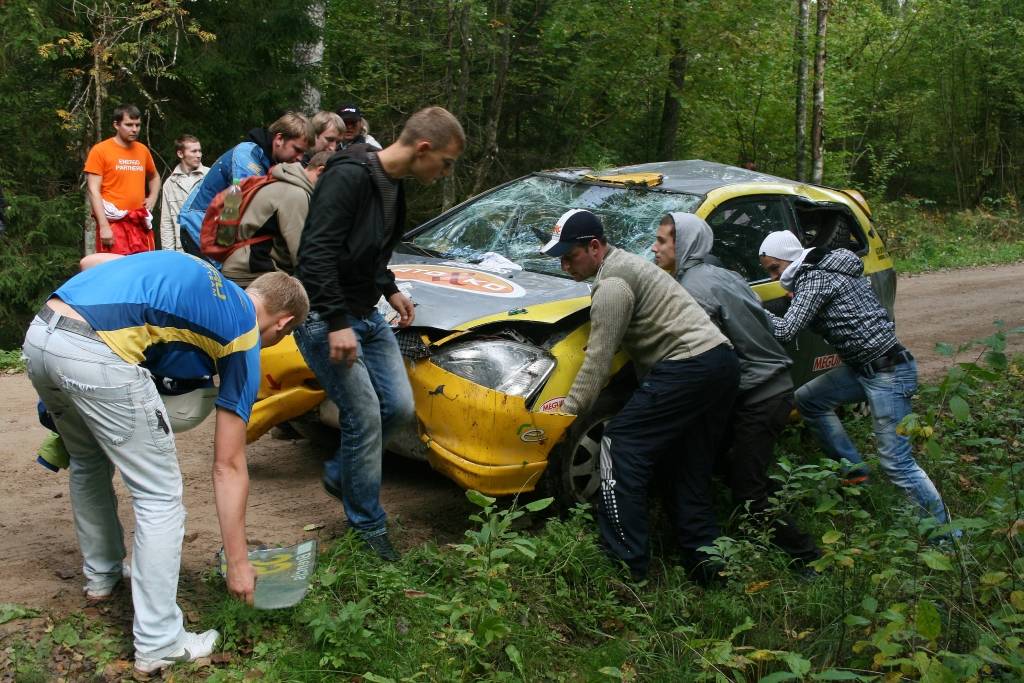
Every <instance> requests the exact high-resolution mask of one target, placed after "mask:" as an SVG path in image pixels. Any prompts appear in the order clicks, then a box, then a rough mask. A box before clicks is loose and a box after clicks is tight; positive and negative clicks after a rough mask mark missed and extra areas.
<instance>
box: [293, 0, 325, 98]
mask: <svg viewBox="0 0 1024 683" xmlns="http://www.w3.org/2000/svg"><path fill="white" fill-rule="evenodd" d="M324 12H325V9H324V3H323V2H322V1H321V2H314V3H311V4H310V5H309V7H308V8H306V13H307V14H308V15H309V20H310V22H311V23H312V24H313V25H314V26H316V41H315V42H313V43H301V44H299V45H296V46H295V63H296V64H298V65H300V66H302V67H305V68H306V69H307V70H308V71H309V72H310V73H307V74H306V77H305V82H304V83H303V84H302V108H303V109H304V110H305V111H306V112H307V113H309V114H315V113H317V112H318V111H320V88H318V87H317V86H316V80H317V79H316V76H317V74H316V71H317V70H318V69H319V68H320V65H321V64H322V63H323V61H324Z"/></svg>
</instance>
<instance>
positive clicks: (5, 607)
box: [0, 602, 38, 624]
mask: <svg viewBox="0 0 1024 683" xmlns="http://www.w3.org/2000/svg"><path fill="white" fill-rule="evenodd" d="M36 614H38V612H37V611H36V610H34V609H31V608H29V607H22V606H21V605H13V604H11V603H9V602H4V603H0V624H6V623H7V622H8V621H11V620H12V619H24V618H25V617H34V616H35V615H36Z"/></svg>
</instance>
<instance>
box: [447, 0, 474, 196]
mask: <svg viewBox="0 0 1024 683" xmlns="http://www.w3.org/2000/svg"><path fill="white" fill-rule="evenodd" d="M469 5H470V0H462V1H461V2H459V8H458V12H457V14H458V27H457V28H455V29H454V30H455V31H456V32H457V33H458V35H459V78H458V81H457V83H456V84H455V92H454V94H453V96H452V99H451V100H450V101H449V103H448V109H449V110H450V111H451V112H452V113H453V114H455V116H456V117H457V118H458V119H459V120H460V121H461V122H462V125H463V126H464V127H466V126H467V124H468V121H466V120H465V116H466V100H467V98H468V97H469V80H470V48H471V47H472V42H471V38H470V35H469V10H470V7H469ZM457 194H458V188H457V185H456V182H455V178H454V177H452V176H449V177H448V178H446V179H445V180H444V186H443V187H442V191H441V204H442V205H441V209H442V210H447V209H450V208H451V207H453V206H455V204H456V202H457V201H458V197H457Z"/></svg>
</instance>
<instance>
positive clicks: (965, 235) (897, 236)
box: [874, 200, 1024, 273]
mask: <svg viewBox="0 0 1024 683" xmlns="http://www.w3.org/2000/svg"><path fill="white" fill-rule="evenodd" d="M874 218H875V222H876V224H877V225H878V227H879V230H880V232H881V234H882V239H883V240H884V241H885V245H886V247H887V248H888V250H889V253H890V254H891V255H892V257H893V259H894V261H895V264H896V272H898V273H922V272H926V271H930V270H941V269H945V268H969V267H972V266H981V265H994V264H1002V263H1015V262H1018V261H1022V260H1024V218H1022V216H1021V213H1020V209H1019V207H1017V206H1015V205H1013V204H1008V203H1006V202H1002V203H999V202H991V203H988V204H986V205H984V206H982V207H980V208H977V209H970V210H966V211H956V212H942V211H937V210H935V209H933V208H931V205H930V203H929V202H926V201H923V200H918V201H900V202H888V203H885V204H881V205H879V206H878V207H877V211H876V213H875V216H874Z"/></svg>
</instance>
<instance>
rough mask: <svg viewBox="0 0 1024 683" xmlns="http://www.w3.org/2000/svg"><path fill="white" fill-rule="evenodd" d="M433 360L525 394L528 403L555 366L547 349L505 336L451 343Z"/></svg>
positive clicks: (488, 384)
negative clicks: (504, 337)
mask: <svg viewBox="0 0 1024 683" xmlns="http://www.w3.org/2000/svg"><path fill="white" fill-rule="evenodd" d="M431 361H432V362H433V363H435V364H436V365H439V366H440V367H442V368H444V369H445V370H447V371H448V372H451V373H453V374H456V375H458V376H459V377H464V378H465V379H468V380H469V381H470V382H473V383H475V384H480V385H482V386H485V387H487V388H489V389H494V390H495V391H500V392H502V393H503V394H511V395H512V396H522V397H523V398H524V399H526V401H527V402H529V401H530V399H531V398H533V397H534V396H535V395H536V393H537V392H538V391H540V388H541V387H543V386H544V382H545V380H547V378H548V375H550V374H551V371H552V370H554V369H555V357H554V356H552V355H551V354H550V353H548V352H547V351H545V350H544V349H541V348H538V347H536V346H533V345H531V344H521V343H519V342H514V341H507V340H503V339H487V340H474V341H469V342H462V343H456V344H452V345H451V346H450V347H448V346H446V347H444V348H442V349H441V350H440V351H437V352H435V353H434V355H433V356H432V357H431Z"/></svg>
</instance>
